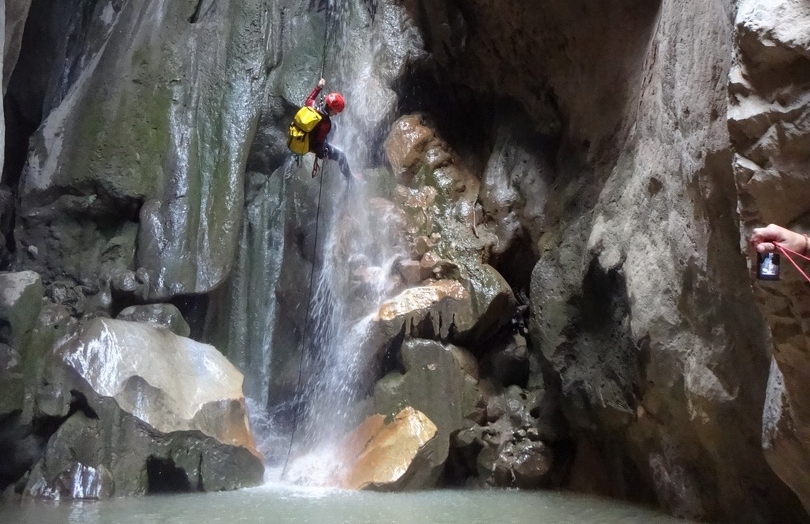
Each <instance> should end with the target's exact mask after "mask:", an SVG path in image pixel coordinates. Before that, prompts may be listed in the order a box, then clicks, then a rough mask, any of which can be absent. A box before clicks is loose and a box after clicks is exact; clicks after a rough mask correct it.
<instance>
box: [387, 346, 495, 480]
mask: <svg viewBox="0 0 810 524" xmlns="http://www.w3.org/2000/svg"><path fill="white" fill-rule="evenodd" d="M402 361H403V365H404V369H405V373H404V374H400V373H397V372H394V373H391V374H389V375H387V376H386V377H383V378H382V379H381V380H380V381H379V382H378V383H377V385H376V386H375V388H374V408H375V410H376V411H377V412H378V413H382V414H390V415H393V414H395V413H398V412H399V410H400V409H402V408H403V407H406V406H410V407H413V408H414V409H417V410H419V411H421V412H422V413H424V414H425V415H427V416H428V418H429V419H430V420H433V421H436V422H435V424H436V426H437V427H438V434H437V435H436V437H435V439H436V448H435V451H434V453H433V456H432V458H431V460H432V464H433V467H438V466H441V465H443V464H444V462H445V461H446V460H447V455H448V451H449V446H450V436H451V434H452V433H454V432H456V431H458V430H460V429H463V428H467V427H471V426H472V425H473V424H474V422H472V421H471V420H470V418H471V417H474V416H475V412H476V406H477V405H478V403H479V398H480V392H479V390H478V380H477V376H478V370H477V364H476V363H475V358H474V357H472V355H470V354H469V353H468V352H467V351H466V350H464V349H462V348H460V347H457V346H452V345H442V344H440V343H438V342H434V341H431V340H418V339H412V340H406V341H405V342H404V344H403V346H402Z"/></svg>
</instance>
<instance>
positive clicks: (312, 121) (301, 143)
mask: <svg viewBox="0 0 810 524" xmlns="http://www.w3.org/2000/svg"><path fill="white" fill-rule="evenodd" d="M322 118H323V116H321V114H320V113H318V112H317V111H316V110H315V108H313V107H310V106H304V107H302V108H301V109H299V110H298V112H297V113H295V118H293V121H292V122H290V129H289V131H288V132H287V147H289V148H290V151H292V152H293V153H295V154H297V155H306V154H307V153H309V133H310V132H311V131H312V130H313V129H315V126H316V125H318V122H320V121H321V119H322Z"/></svg>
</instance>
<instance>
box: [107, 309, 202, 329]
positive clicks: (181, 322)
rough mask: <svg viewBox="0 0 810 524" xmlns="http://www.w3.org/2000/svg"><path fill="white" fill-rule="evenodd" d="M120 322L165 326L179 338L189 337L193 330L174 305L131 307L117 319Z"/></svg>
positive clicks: (123, 311) (119, 314)
mask: <svg viewBox="0 0 810 524" xmlns="http://www.w3.org/2000/svg"><path fill="white" fill-rule="evenodd" d="M116 318H117V319H118V320H129V321H132V322H151V323H153V324H159V325H162V326H165V327H167V328H169V330H171V332H172V333H174V334H175V335H177V336H180V337H188V336H189V334H190V333H191V328H190V327H189V325H188V322H186V319H184V318H183V314H182V313H180V310H179V309H177V307H176V306H174V305H172V304H149V305H145V306H130V307H128V308H126V309H124V310H122V311H121V312H120V313H118V316H117V317H116Z"/></svg>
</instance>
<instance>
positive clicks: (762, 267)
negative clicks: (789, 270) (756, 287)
mask: <svg viewBox="0 0 810 524" xmlns="http://www.w3.org/2000/svg"><path fill="white" fill-rule="evenodd" d="M757 278H758V279H759V280H779V253H776V252H773V253H757Z"/></svg>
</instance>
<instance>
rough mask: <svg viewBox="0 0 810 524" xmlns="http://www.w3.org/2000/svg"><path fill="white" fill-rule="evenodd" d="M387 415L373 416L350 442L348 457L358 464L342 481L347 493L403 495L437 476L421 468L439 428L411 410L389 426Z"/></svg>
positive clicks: (350, 469)
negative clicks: (349, 491)
mask: <svg viewBox="0 0 810 524" xmlns="http://www.w3.org/2000/svg"><path fill="white" fill-rule="evenodd" d="M385 419H386V417H385V416H384V415H379V414H378V415H373V416H371V417H369V418H368V419H366V420H365V422H363V423H362V424H361V425H360V426H359V427H358V428H357V429H355V430H354V432H352V433H351V434H349V436H348V437H347V438H346V447H345V451H344V457H345V460H346V462H347V463H354V466H352V467H351V468H349V469H348V470H347V471H346V472H345V474H344V476H343V478H342V481H341V484H342V485H343V487H345V488H347V489H370V490H380V491H403V490H407V489H419V488H423V487H427V486H426V481H427V480H428V477H432V476H435V473H436V472H431V471H425V469H424V468H422V467H421V464H422V460H421V459H422V457H423V456H425V455H429V453H430V443H431V442H432V440H433V437H435V436H436V433H437V431H438V430H437V428H436V425H435V424H433V422H431V420H430V419H429V418H427V416H426V415H425V414H424V413H422V412H420V411H417V410H415V409H413V408H411V407H406V408H404V409H403V410H402V411H400V412H399V413H398V414H397V415H396V417H394V419H393V420H392V421H390V422H388V423H386V422H385Z"/></svg>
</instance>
